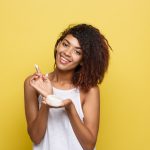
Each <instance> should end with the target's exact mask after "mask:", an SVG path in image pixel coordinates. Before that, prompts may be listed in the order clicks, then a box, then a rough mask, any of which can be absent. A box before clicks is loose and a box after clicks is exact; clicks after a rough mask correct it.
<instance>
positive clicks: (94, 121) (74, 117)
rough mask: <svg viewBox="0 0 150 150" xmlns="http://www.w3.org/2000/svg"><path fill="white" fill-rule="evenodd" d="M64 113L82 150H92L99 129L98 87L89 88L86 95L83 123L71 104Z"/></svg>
mask: <svg viewBox="0 0 150 150" xmlns="http://www.w3.org/2000/svg"><path fill="white" fill-rule="evenodd" d="M66 111H67V114H68V116H69V119H70V122H71V125H72V128H73V130H74V133H75V135H76V137H77V138H78V141H79V142H80V144H81V146H82V147H83V149H84V150H93V149H94V147H95V144H96V140H97V134H98V129H99V114H100V96H99V88H98V86H97V87H93V88H91V89H90V91H89V92H88V93H87V94H86V98H85V103H84V105H83V113H84V120H83V121H84V122H82V121H81V120H80V118H79V115H78V114H77V111H76V109H75V106H74V105H73V103H71V104H70V105H69V107H66Z"/></svg>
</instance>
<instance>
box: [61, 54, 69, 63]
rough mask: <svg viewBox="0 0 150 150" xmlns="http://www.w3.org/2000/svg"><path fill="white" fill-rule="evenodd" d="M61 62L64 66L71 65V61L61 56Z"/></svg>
mask: <svg viewBox="0 0 150 150" xmlns="http://www.w3.org/2000/svg"><path fill="white" fill-rule="evenodd" d="M60 62H61V63H63V64H68V63H70V62H71V61H70V60H68V59H66V58H65V57H63V56H60Z"/></svg>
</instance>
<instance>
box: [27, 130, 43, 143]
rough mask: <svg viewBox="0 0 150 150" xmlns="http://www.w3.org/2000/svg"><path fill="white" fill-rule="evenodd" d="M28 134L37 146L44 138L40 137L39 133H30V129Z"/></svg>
mask: <svg viewBox="0 0 150 150" xmlns="http://www.w3.org/2000/svg"><path fill="white" fill-rule="evenodd" d="M28 134H29V136H30V139H31V141H32V142H33V143H34V144H35V145H38V144H40V142H41V140H42V138H41V137H39V136H38V134H37V133H34V132H32V131H30V130H29V129H28Z"/></svg>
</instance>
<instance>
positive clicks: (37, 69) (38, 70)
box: [34, 64, 41, 73]
mask: <svg viewBox="0 0 150 150" xmlns="http://www.w3.org/2000/svg"><path fill="white" fill-rule="evenodd" d="M34 67H35V69H36V72H37V73H41V71H40V69H39V66H38V65H37V64H35V65H34Z"/></svg>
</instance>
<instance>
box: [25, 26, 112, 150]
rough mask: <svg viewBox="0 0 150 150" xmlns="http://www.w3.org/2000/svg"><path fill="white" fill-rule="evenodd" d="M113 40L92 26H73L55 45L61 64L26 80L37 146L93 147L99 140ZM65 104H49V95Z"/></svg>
mask: <svg viewBox="0 0 150 150" xmlns="http://www.w3.org/2000/svg"><path fill="white" fill-rule="evenodd" d="M109 47H110V46H109V44H108V42H107V40H106V38H105V37H104V36H103V35H102V34H101V33H100V32H99V30H98V29H97V28H95V27H93V26H92V25H88V24H78V25H75V26H72V27H68V28H67V29H66V30H65V31H64V32H62V34H61V36H60V37H59V39H58V40H57V42H56V44H55V52H54V56H55V69H54V71H53V72H51V73H49V74H48V76H45V75H43V74H42V73H41V72H40V70H38V73H35V74H34V75H32V76H29V77H28V78H27V79H26V80H25V83H24V93H25V112H26V119H27V127H28V133H29V136H30V138H31V140H32V141H33V143H34V146H33V149H34V150H93V149H94V148H95V145H96V140H97V135H98V129H99V118H100V95H99V88H98V85H97V84H98V83H101V82H102V80H103V78H104V74H105V72H106V70H107V68H108V62H109ZM49 95H55V96H57V97H59V98H61V102H62V103H61V105H60V106H58V107H55V106H53V105H51V104H49V103H48V96H49Z"/></svg>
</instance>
